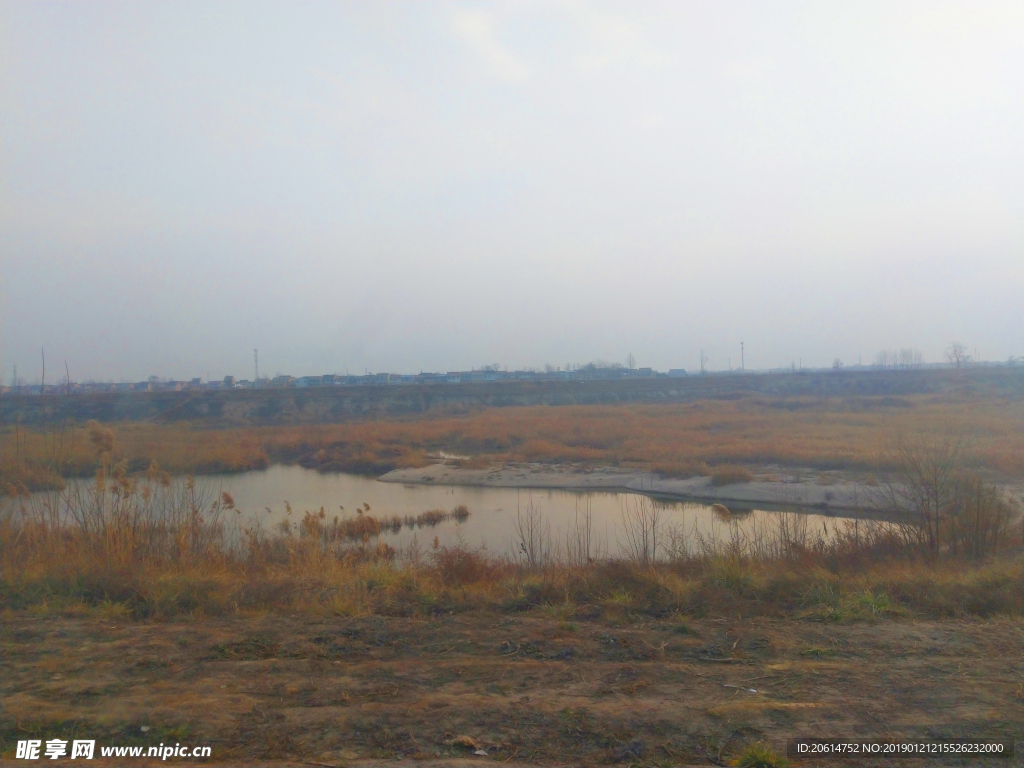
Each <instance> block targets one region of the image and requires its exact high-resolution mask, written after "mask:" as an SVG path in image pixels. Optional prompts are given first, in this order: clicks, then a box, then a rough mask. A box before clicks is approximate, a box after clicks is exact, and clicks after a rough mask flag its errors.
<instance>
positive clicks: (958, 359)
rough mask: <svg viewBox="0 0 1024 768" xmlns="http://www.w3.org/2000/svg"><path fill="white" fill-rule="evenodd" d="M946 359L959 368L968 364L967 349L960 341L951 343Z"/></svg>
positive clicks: (947, 348) (947, 349)
mask: <svg viewBox="0 0 1024 768" xmlns="http://www.w3.org/2000/svg"><path fill="white" fill-rule="evenodd" d="M946 359H947V360H949V362H951V363H952V364H953V365H955V366H956V367H957V368H959V367H960V366H961V365H963V364H964V363H966V362H967V359H968V358H967V347H965V346H964V345H963V344H961V343H960V342H959V341H954V342H951V343H950V345H949V346H948V347H946Z"/></svg>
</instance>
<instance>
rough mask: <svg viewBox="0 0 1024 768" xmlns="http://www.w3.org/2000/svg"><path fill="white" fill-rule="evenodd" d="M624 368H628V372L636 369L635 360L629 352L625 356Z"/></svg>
mask: <svg viewBox="0 0 1024 768" xmlns="http://www.w3.org/2000/svg"><path fill="white" fill-rule="evenodd" d="M626 367H627V368H629V370H631V371H632V370H633V369H634V368H636V358H635V357H633V353H632V352H630V353H629V354H628V355H626Z"/></svg>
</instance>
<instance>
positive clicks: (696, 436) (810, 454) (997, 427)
mask: <svg viewBox="0 0 1024 768" xmlns="http://www.w3.org/2000/svg"><path fill="white" fill-rule="evenodd" d="M897 425H899V426H902V427H903V428H905V429H906V430H909V431H913V432H919V433H926V434H939V433H942V432H943V431H948V430H950V429H951V428H954V427H958V428H963V429H965V430H966V431H967V434H968V435H969V436H970V439H971V442H972V446H973V457H974V458H973V460H974V462H975V463H976V465H977V466H979V467H983V468H986V469H987V470H989V471H991V472H994V473H997V474H998V475H1000V476H1003V477H1019V476H1020V474H1021V473H1022V472H1024V438H1022V435H1024V409H1022V408H1021V402H1020V401H1019V400H1005V399H1000V398H994V397H976V398H972V397H954V396H948V395H919V396H908V397H905V398H899V399H894V398H891V397H879V398H868V397H858V398H851V399H846V400H830V401H828V402H821V401H818V400H814V399H793V398H791V399H788V400H786V401H785V402H779V401H774V400H770V399H766V398H763V397H749V398H741V399H737V400H704V401H698V402H693V403H685V404H662V405H616V406H561V407H552V406H534V407H523V408H492V409H488V410H483V411H479V412H475V413H471V414H467V415H465V416H458V417H445V418H421V419H415V420H382V421H364V422H354V423H345V424H329V425H301V426H283V427H259V428H244V429H243V428H221V429H212V428H210V427H209V426H205V425H204V424H202V423H193V424H188V423H176V424H171V425H157V424H119V425H118V426H117V427H116V435H115V439H114V443H113V449H112V453H113V455H114V457H115V458H116V459H117V460H119V461H121V460H123V461H125V462H126V466H127V467H128V468H129V470H131V471H143V470H145V469H146V468H148V467H149V466H150V464H151V462H154V461H155V462H156V463H157V464H158V465H159V466H160V467H161V468H163V469H165V470H167V471H170V472H172V473H184V472H192V473H208V472H222V471H241V470H247V469H258V468H262V467H265V466H267V465H268V464H269V463H272V462H299V463H302V464H303V465H304V466H308V467H315V468H318V469H321V470H323V471H350V472H359V473H364V474H382V473H384V472H387V471H390V470H392V469H395V468H399V467H410V466H412V467H415V466H423V465H424V464H426V463H429V462H430V461H431V459H430V456H429V455H430V454H431V453H433V452H436V451H442V450H443V451H447V452H450V453H455V454H461V455H468V456H470V457H472V458H471V462H474V463H476V464H477V465H481V464H487V463H490V462H502V461H533V462H566V461H569V462H578V463H583V464H591V465H600V464H605V465H608V464H618V465H630V466H637V467H643V468H651V469H654V470H655V471H658V472H661V473H663V474H665V475H670V476H692V475H695V474H710V473H711V472H712V471H713V468H714V467H715V466H718V465H723V464H726V465H728V464H743V465H766V464H776V465H783V466H787V465H788V466H803V467H813V468H819V469H822V470H834V469H842V470H852V471H861V472H874V471H885V470H886V469H889V468H891V461H890V457H889V454H888V452H887V441H888V439H889V436H890V435H891V433H892V431H893V429H894V428H895V427H896V426H897ZM97 466H98V460H97V458H96V453H95V451H94V449H93V446H92V443H91V442H90V440H89V438H88V429H87V427H85V426H84V425H79V426H77V427H71V426H66V427H64V428H62V429H52V428H51V429H49V430H26V429H7V430H6V431H5V432H4V433H3V434H2V435H0V482H8V483H10V482H12V481H14V480H17V479H19V478H20V480H21V481H23V482H25V483H26V485H27V486H28V487H29V488H39V487H46V486H47V485H51V486H52V485H53V484H54V483H55V482H56V477H57V476H58V475H61V474H63V475H90V474H92V473H93V472H94V471H95V470H96V468H97Z"/></svg>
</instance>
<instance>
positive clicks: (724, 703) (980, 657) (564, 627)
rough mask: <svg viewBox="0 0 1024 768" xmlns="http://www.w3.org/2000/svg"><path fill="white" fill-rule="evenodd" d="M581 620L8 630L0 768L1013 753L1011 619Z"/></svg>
mask: <svg viewBox="0 0 1024 768" xmlns="http://www.w3.org/2000/svg"><path fill="white" fill-rule="evenodd" d="M585 614H586V609H585V608H583V609H580V611H579V612H578V613H577V614H576V615H574V616H569V617H558V616H554V615H549V614H547V615H542V614H538V613H531V614H524V615H516V616H508V615H494V614H463V615H449V616H441V617H437V618H432V619H406V618H390V617H388V618H383V617H359V618H329V619H321V618H311V617H284V616H266V617H261V618H231V619H203V620H197V621H191V622H170V623H119V622H111V621H101V620H98V619H96V618H82V619H73V618H55V617H32V616H28V615H25V614H19V613H8V614H7V615H6V616H5V617H4V619H3V622H2V628H0V641H2V643H3V654H2V660H0V673H2V674H0V680H2V682H0V695H2V702H3V711H2V723H0V725H2V740H3V743H2V745H0V749H2V756H3V757H4V758H6V759H11V758H13V757H14V742H15V741H16V740H17V739H26V738H42V739H44V740H45V739H47V738H55V737H58V738H76V737H77V738H95V739H97V740H98V743H100V744H120V745H124V744H145V745H148V744H154V745H155V744H157V743H160V742H164V743H175V742H180V743H187V744H198V745H207V744H209V745H211V746H212V748H213V760H214V761H215V762H217V761H219V762H229V763H259V764H267V763H274V762H279V763H281V764H290V765H324V766H358V765H370V764H373V763H377V762H380V761H382V760H384V761H389V764H391V765H394V764H395V763H393V762H390V761H393V760H402V761H403V763H407V762H408V761H409V760H413V761H420V760H422V761H434V764H444V765H453V764H457V763H466V762H467V761H468V762H475V763H478V764H479V763H487V762H494V761H501V762H506V763H510V764H511V763H533V764H569V765H594V764H601V763H624V764H634V765H682V764H694V765H707V764H719V765H723V764H728V763H729V762H730V761H731V760H733V759H735V758H736V756H737V755H738V754H739V753H740V751H741V750H742V749H743V747H744V746H746V745H747V744H748V743H750V742H752V741H757V740H764V741H767V742H769V743H771V744H772V745H773V746H774V747H775V748H776V749H777V750H779V751H780V752H781V751H783V750H784V749H785V742H786V739H787V738H794V737H801V736H808V737H822V738H840V737H849V738H858V739H861V738H909V737H918V738H919V737H925V736H928V737H933V738H934V737H954V736H964V737H967V736H970V737H980V736H990V737H994V738H1000V739H1006V740H1016V741H1017V742H1018V744H1017V750H1018V753H1020V749H1021V744H1020V739H1021V735H1022V725H1021V724H1022V722H1024V700H1022V688H1021V683H1022V663H1021V662H1022V651H1021V649H1022V648H1024V638H1022V627H1021V622H1020V621H1019V620H1015V619H1013V620H1011V619H994V620H980V619H979V620H962V621H912V620H891V619H886V620H884V621H880V622H879V623H875V624H872V623H855V624H821V623H814V622H808V621H796V620H777V619H765V618H759V619H751V620H731V619H728V618H708V619H701V620H696V619H693V620H686V621H680V620H665V621H649V620H647V621H637V622H636V623H633V622H632V621H630V620H628V619H626V620H623V621H621V622H619V623H618V624H616V623H611V622H609V621H608V620H606V619H601V620H600V621H598V620H594V619H590V618H588V617H587V616H586V615H585ZM144 727H145V728H146V730H145V732H143V728H144ZM439 760H440V761H441V763H438V762H437V761H439ZM1019 760H1020V756H1019V754H1018V758H1017V759H1016V760H1010V761H1004V760H999V761H986V762H994V764H1001V765H1006V764H1019ZM11 762H12V764H15V763H20V764H28V763H25V762H24V761H14V760H12V761H11ZM46 762H48V763H49V762H51V761H46ZM54 762H63V761H54ZM103 762H104V761H100V760H97V761H96V763H94V764H97V763H98V764H102V763H103ZM144 762H145V761H140V760H136V761H133V764H137V765H138V764H143V763H144ZM174 762H177V763H178V764H183V761H181V760H177V761H176V760H173V759H172V760H168V763H174ZM911 763H912V764H916V765H923V763H922V762H921V761H911ZM794 764H796V765H809V766H810V765H824V764H826V763H818V762H814V761H804V762H799V761H794ZM842 764H843V765H851V766H852V765H870V764H875V763H870V762H867V761H863V762H862V761H856V760H843V761H842ZM877 764H883V763H880V762H879V763H877ZM946 764H955V762H953V761H946Z"/></svg>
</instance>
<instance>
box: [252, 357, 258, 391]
mask: <svg viewBox="0 0 1024 768" xmlns="http://www.w3.org/2000/svg"><path fill="white" fill-rule="evenodd" d="M252 365H253V368H255V369H256V378H255V379H253V384H256V383H258V382H259V380H260V351H259V350H258V349H254V350H253V351H252Z"/></svg>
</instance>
